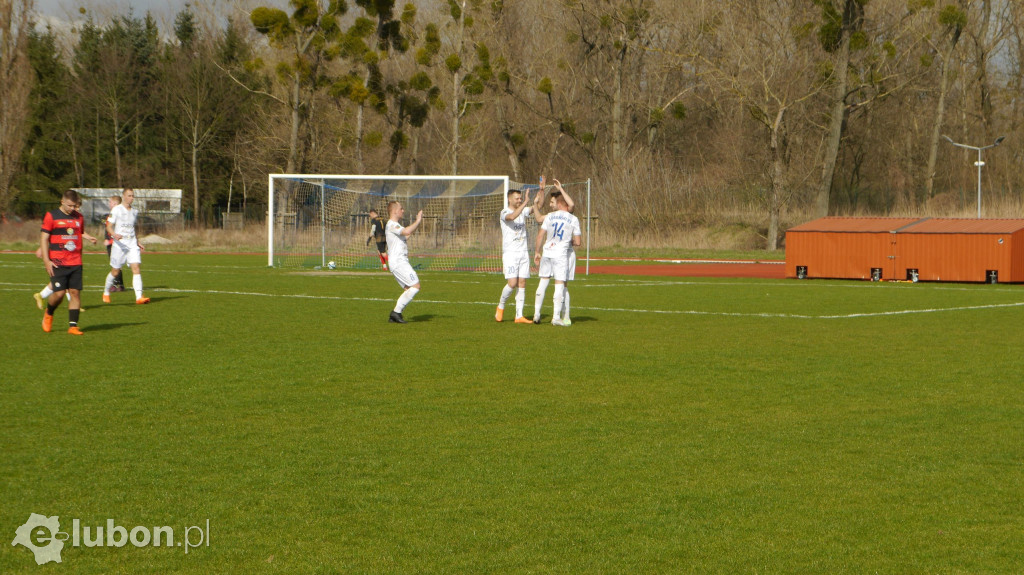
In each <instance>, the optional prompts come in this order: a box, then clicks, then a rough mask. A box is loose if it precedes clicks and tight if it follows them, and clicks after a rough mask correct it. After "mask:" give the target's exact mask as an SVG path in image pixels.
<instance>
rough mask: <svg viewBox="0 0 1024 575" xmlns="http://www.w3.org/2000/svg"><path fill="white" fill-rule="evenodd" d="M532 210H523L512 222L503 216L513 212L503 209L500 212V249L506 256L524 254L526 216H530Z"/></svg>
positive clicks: (525, 249) (526, 248)
mask: <svg viewBox="0 0 1024 575" xmlns="http://www.w3.org/2000/svg"><path fill="white" fill-rule="evenodd" d="M531 209H532V208H529V207H527V208H523V211H522V213H520V214H519V216H518V217H517V218H515V219H514V220H511V221H509V220H506V219H505V216H507V215H509V214H512V213H514V212H515V210H513V209H511V208H505V209H504V210H501V214H500V215H499V216H498V221H499V222H501V249H502V251H503V252H504V253H506V254H513V253H520V252H522V253H526V252H527V251H528V249H529V248H528V246H527V245H526V216H528V215H530V210H531Z"/></svg>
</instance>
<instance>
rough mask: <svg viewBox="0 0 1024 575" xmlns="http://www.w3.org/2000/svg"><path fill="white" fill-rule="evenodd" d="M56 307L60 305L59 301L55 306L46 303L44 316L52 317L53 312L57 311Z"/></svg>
mask: <svg viewBox="0 0 1024 575" xmlns="http://www.w3.org/2000/svg"><path fill="white" fill-rule="evenodd" d="M62 299H63V298H62ZM58 305H60V302H59V301H58V302H57V303H56V304H52V303H50V302H46V315H53V312H55V311H57V306H58Z"/></svg>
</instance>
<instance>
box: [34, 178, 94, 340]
mask: <svg viewBox="0 0 1024 575" xmlns="http://www.w3.org/2000/svg"><path fill="white" fill-rule="evenodd" d="M79 201H80V199H79V197H78V192H76V191H74V190H68V191H66V192H64V196H63V197H62V198H61V200H60V207H59V208H57V209H56V210H53V211H50V212H47V213H46V215H45V216H43V227H42V230H41V232H42V233H41V234H40V236H39V247H40V248H41V251H42V256H43V265H44V266H45V267H46V274H47V275H49V276H50V285H52V286H53V293H52V294H50V297H49V298H48V299H47V300H46V311H45V312H43V331H45V332H49V331H50V329H51V328H52V326H53V312H54V311H55V310H56V309H57V307H58V306H60V302H61V301H63V300H64V293H65V292H67V293H68V294H69V295H70V296H71V299H70V301H69V302H68V321H69V324H70V325H69V327H68V333H70V334H72V335H82V331H81V330H80V329H78V314H79V311H80V310H81V307H82V300H81V297H80V295H79V294H80V293H81V291H82V242H83V241H85V240H89V241H91V242H92V243H96V238H94V237H92V236H90V235H89V234H87V233H85V218H84V217H82V214H80V213H79V212H78V211H77V210H76V209H75V207H76V206H77V205H78V203H79Z"/></svg>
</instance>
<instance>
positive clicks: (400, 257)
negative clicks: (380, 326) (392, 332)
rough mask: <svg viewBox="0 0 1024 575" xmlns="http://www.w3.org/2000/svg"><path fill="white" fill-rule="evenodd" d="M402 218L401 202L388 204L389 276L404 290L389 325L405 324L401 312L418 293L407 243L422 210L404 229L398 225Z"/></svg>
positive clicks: (416, 226)
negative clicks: (392, 276) (393, 277)
mask: <svg viewBox="0 0 1024 575" xmlns="http://www.w3.org/2000/svg"><path fill="white" fill-rule="evenodd" d="M404 216H405V208H404V207H402V204H401V202H388V224H387V226H386V227H385V233H386V235H387V239H388V264H389V265H388V267H390V268H391V274H392V275H394V276H395V280H396V281H398V285H400V286H402V289H403V290H404V291H403V292H402V295H401V296H399V298H398V302H397V303H396V304H395V309H394V310H392V311H391V315H389V316H388V322H389V323H406V321H405V318H403V317H402V311H403V310H404V309H405V306H407V305H409V302H411V301H412V298H414V297H416V294H417V293H419V291H420V278H419V277H418V276H417V275H416V270H414V269H412V264H410V263H409V244H408V243H407V242H408V241H409V236H411V235H412V233H413V232H415V231H416V228H418V227H420V223H421V222H422V221H423V210H420V211H419V213H418V214H416V221H414V222H413V223H411V224H409V225H408V226H405V227H403V226H402V224H400V223H399V220H401V219H402V217H404Z"/></svg>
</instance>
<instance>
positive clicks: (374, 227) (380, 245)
mask: <svg viewBox="0 0 1024 575" xmlns="http://www.w3.org/2000/svg"><path fill="white" fill-rule="evenodd" d="M369 213H370V237H368V238H366V245H370V240H374V241H375V242H376V243H377V255H378V256H380V267H381V268H382V269H388V238H387V234H385V233H384V226H385V224H384V219H383V218H381V217H380V215H379V214H377V210H370V212H369Z"/></svg>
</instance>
